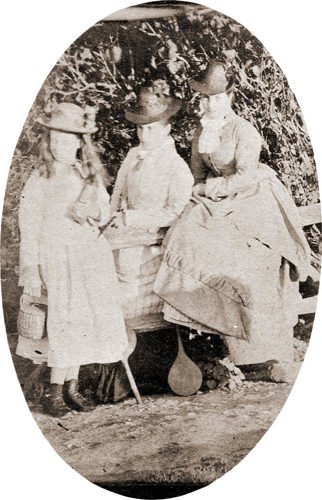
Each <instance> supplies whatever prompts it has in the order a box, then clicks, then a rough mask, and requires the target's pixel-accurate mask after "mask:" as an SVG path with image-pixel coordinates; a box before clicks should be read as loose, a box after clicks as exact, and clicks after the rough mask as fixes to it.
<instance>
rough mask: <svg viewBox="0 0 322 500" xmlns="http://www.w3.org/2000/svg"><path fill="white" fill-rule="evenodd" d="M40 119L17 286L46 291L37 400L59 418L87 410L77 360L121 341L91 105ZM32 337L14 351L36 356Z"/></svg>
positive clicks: (114, 352)
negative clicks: (45, 384)
mask: <svg viewBox="0 0 322 500" xmlns="http://www.w3.org/2000/svg"><path fill="white" fill-rule="evenodd" d="M40 123H41V124H42V125H43V126H44V130H45V133H44V137H43V140H42V143H41V153H40V158H39V164H38V168H37V169H35V170H34V171H33V172H32V174H31V176H30V178H29V179H28V181H27V183H26V185H25V187H24V190H23V192H22V196H21V202H20V208H19V227H20V233H21V247H20V277H19V285H20V286H23V287H24V294H27V296H28V295H31V296H33V297H40V296H41V294H42V290H43V289H44V288H45V289H46V293H47V303H48V317H47V339H48V340H47V339H46V340H45V341H44V339H41V341H42V346H41V352H42V354H43V355H45V357H46V359H47V362H48V366H49V367H50V368H51V376H50V387H49V393H48V395H46V397H45V403H44V406H45V410H46V411H47V412H48V413H50V414H51V415H53V416H62V415H64V414H65V413H67V412H68V411H69V410H70V409H71V408H72V409H76V410H78V411H88V410H90V409H91V408H92V405H91V404H90V402H89V401H87V400H86V399H85V398H84V397H83V396H82V395H81V394H80V393H79V392H78V372H79V368H80V366H81V365H85V364H90V363H110V362H115V361H119V360H121V359H122V357H123V352H124V350H125V348H126V347H127V343H128V341H127V335H126V329H125V324H124V321H123V316H122V312H121V309H120V306H119V303H118V302H119V299H118V283H117V277H116V273H115V269H114V262H113V257H112V253H111V250H110V248H109V246H108V243H107V241H106V239H105V238H104V237H103V236H102V237H101V236H100V230H99V227H100V226H101V225H104V224H105V223H106V221H107V219H108V217H109V196H108V194H107V192H106V190H105V187H104V184H103V181H102V172H101V170H102V167H101V164H100V162H99V160H98V157H97V155H96V153H95V152H94V149H93V146H92V143H91V139H90V134H91V133H93V132H95V130H96V128H95V124H94V116H93V114H92V109H91V108H89V107H87V108H84V109H83V108H81V107H80V106H77V105H75V104H71V103H61V104H59V105H56V106H55V107H54V109H53V110H52V112H51V116H50V118H49V119H47V120H46V121H40ZM32 342H36V341H32V340H30V339H26V338H23V337H19V343H18V348H17V354H19V355H21V356H24V357H29V358H34V357H37V354H36V355H35V354H34V353H36V352H37V351H38V354H39V349H37V348H36V349H35V345H34V346H33V348H32V349H30V343H32ZM44 348H45V350H46V351H47V352H46V353H44Z"/></svg>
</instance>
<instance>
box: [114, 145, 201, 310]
mask: <svg viewBox="0 0 322 500" xmlns="http://www.w3.org/2000/svg"><path fill="white" fill-rule="evenodd" d="M192 186H193V176H192V174H191V172H190V169H189V167H188V165H187V164H186V163H185V161H184V160H183V159H182V158H181V157H180V156H179V154H178V153H177V150H176V148H175V143H174V140H173V139H172V137H170V136H169V137H168V138H167V139H166V140H164V141H163V142H162V144H158V145H156V147H155V148H154V149H153V150H149V151H145V150H144V149H143V148H142V147H141V146H138V147H135V148H132V149H131V150H130V151H129V153H128V155H127V156H126V158H125V160H124V162H123V164H122V166H121V168H120V170H119V172H118V176H117V179H116V183H115V188H114V192H113V195H112V198H111V212H115V211H117V210H120V209H122V210H123V211H124V214H125V221H126V222H125V223H126V230H128V231H129V232H131V233H132V234H133V232H135V231H137V232H138V234H140V235H141V236H142V234H144V232H146V233H147V234H151V235H153V234H155V233H156V232H157V231H158V230H159V228H168V227H170V226H171V225H172V224H173V223H174V221H175V220H176V219H177V218H178V216H179V215H180V214H181V212H182V211H183V209H184V207H185V206H186V204H187V203H188V202H189V199H190V197H191V193H192ZM113 253H114V259H115V266H116V271H117V274H118V278H119V281H120V285H121V292H122V303H123V313H124V315H125V317H126V318H136V317H138V316H142V315H145V314H151V313H158V312H161V311H162V307H163V301H162V300H161V299H160V297H158V296H157V295H156V294H155V293H154V292H153V284H154V280H155V276H156V273H157V271H158V269H159V267H160V264H161V260H162V254H163V250H162V247H161V245H160V244H158V245H139V246H131V247H129V248H122V249H120V250H115V251H114V252H113Z"/></svg>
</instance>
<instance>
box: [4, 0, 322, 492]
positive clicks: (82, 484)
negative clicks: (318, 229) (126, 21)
mask: <svg viewBox="0 0 322 500" xmlns="http://www.w3.org/2000/svg"><path fill="white" fill-rule="evenodd" d="M31 3H34V2H31ZM205 3H206V4H207V6H209V7H211V8H213V9H214V10H218V11H220V12H223V13H224V14H225V15H230V16H231V17H232V18H233V19H236V20H237V21H238V22H240V23H241V24H243V25H244V26H245V27H246V28H249V29H250V31H252V32H253V33H254V34H255V35H256V36H258V38H259V39H260V40H261V41H262V36H261V34H260V28H259V26H258V29H256V23H255V22H254V23H253V25H252V26H250V23H247V22H242V21H243V19H241V17H240V16H239V15H238V14H237V12H236V13H234V11H231V12H228V11H227V8H226V9H225V8H224V6H222V7H221V6H220V5H219V2H218V4H217V5H213V4H214V2H213V1H212V2H210V1H209V2H205ZM130 5H131V4H130V3H128V2H127V5H124V8H125V7H127V6H130ZM227 7H228V6H227ZM74 8H75V7H74ZM120 8H123V5H120V4H118V7H117V8H114V7H113V9H111V5H109V6H108V12H106V14H108V13H112V12H113V11H115V10H118V9H120ZM68 15H70V19H72V13H70V14H69V13H68ZM104 15H105V13H104V14H103V16H104ZM95 17H96V20H99V19H100V17H102V16H101V13H100V14H98V15H97V16H95ZM84 19H86V15H84ZM71 22H72V21H71ZM94 22H95V21H94ZM285 22H286V21H285ZM91 24H92V23H88V26H90V25H91ZM36 29H37V28H36V27H35V31H36ZM76 31H77V30H76ZM78 32H80V30H78ZM274 36H275V32H274ZM66 39H68V40H70V37H69V36H68V35H67V34H66ZM72 41H73V40H72ZM68 43H69V42H67V43H65V45H66V46H67V45H68ZM264 46H265V47H268V48H270V47H269V40H268V43H267V44H265V43H264ZM65 48H66V47H65ZM64 50H65V49H64ZM269 52H270V53H271V54H272V56H273V57H274V59H275V60H276V61H277V63H278V64H279V65H280V67H281V68H282V70H283V72H284V73H285V74H286V76H287V77H289V72H288V71H287V70H286V69H285V64H283V63H282V61H280V60H279V58H278V52H277V50H275V51H274V49H271V50H269ZM59 57H60V55H59V54H58V55H57V58H56V59H53V61H52V63H51V65H50V66H53V64H55V62H56V60H57V59H58V58H59ZM312 64H313V62H312ZM311 76H312V78H311V79H310V81H311V82H312V81H316V80H317V81H318V77H317V78H314V71H313V73H312V75H311ZM293 81H294V84H293V82H292V79H291V78H290V82H291V85H290V86H291V88H292V90H293V91H294V92H295V95H296V96H297V97H298V100H299V103H300V107H301V110H302V111H303V115H304V118H305V119H306V123H307V125H308V129H309V135H310V138H311V140H312V143H313V148H314V152H315V158H316V162H317V165H318V168H319V151H318V149H317V147H318V145H317V143H316V141H314V131H313V130H311V127H310V116H308V115H309V113H308V112H306V111H305V109H304V106H303V104H302V100H303V102H304V98H301V95H300V91H297V89H296V78H295V77H294V78H293ZM41 84H42V82H39V81H38V82H35V91H34V94H35V93H36V92H37V90H38V89H39V86H40V85H41ZM306 88H309V85H306ZM310 90H311V88H310ZM13 97H14V96H13ZM30 102H32V101H29V103H27V107H26V108H25V110H24V111H25V112H24V113H22V118H21V120H22V121H23V120H24V116H26V114H27V112H28V106H29V104H30ZM312 127H313V126H312ZM20 128H21V127H20ZM14 133H15V134H16V135H15V137H16V139H15V140H14V141H13V145H15V143H16V142H17V137H18V134H19V127H16V130H15V132H14ZM8 164H10V159H9V163H8ZM5 173H7V172H5ZM4 180H5V179H4ZM319 319H320V318H317V319H316V321H315V324H314V329H313V337H312V339H311V342H310V348H309V351H308V354H307V357H306V361H305V364H304V366H305V370H303V369H302V372H303V373H301V374H300V376H299V378H300V379H301V380H302V384H304V383H305V384H308V386H307V388H311V381H310V377H313V376H314V371H313V372H312V370H314V363H316V360H314V358H313V353H310V350H312V345H315V344H316V342H317V341H318V339H315V336H316V335H314V332H315V333H316V332H317V329H319V324H320V322H319V321H318V320H319ZM311 358H312V359H311ZM9 362H10V360H9ZM310 363H312V369H311V370H310V366H309V365H310ZM306 365H307V366H306ZM316 366H317V365H316ZM9 370H10V368H9ZM304 372H307V373H304ZM10 375H11V377H10V378H11V379H12V380H11V381H10V382H11V384H10V385H11V386H12V388H11V389H10V390H12V391H13V392H15V391H16V390H17V388H18V385H17V383H16V380H14V379H15V373H14V372H13V373H12V374H10ZM305 376H306V379H307V380H306V379H305ZM5 380H6V379H5ZM305 380H306V382H304V381H305ZM9 387H10V386H9ZM313 387H314V383H313ZM317 390H318V389H317V388H316V391H317ZM292 392H294V397H295V393H296V392H299V391H297V387H296V386H295V389H294V390H293V391H292ZM316 393H317V392H316ZM21 395H22V393H21ZM17 396H18V395H17ZM296 397H297V398H299V401H298V410H299V409H301V401H302V398H303V394H302V396H299V394H297V395H296ZM290 399H293V401H292V403H293V405H294V398H293V394H292V398H290ZM18 400H20V401H19V403H17V404H19V405H20V407H21V411H25V409H26V407H25V405H24V401H22V404H20V403H21V397H18ZM312 404H313V403H312ZM286 405H287V406H291V401H289V402H287V403H286ZM20 407H19V408H20ZM284 410H285V411H284ZM293 411H294V409H293V410H292V411H291V409H290V411H289V412H288V413H289V415H292V414H293ZM283 413H284V414H286V413H287V411H286V408H285V407H284V408H283V411H282V414H281V415H280V416H279V417H278V423H277V422H276V425H275V424H274V429H272V430H271V431H269V432H268V433H267V434H265V437H264V438H262V439H261V440H260V443H261V444H259V445H257V447H256V450H255V451H254V452H252V454H257V453H258V454H259V453H260V451H259V450H258V449H257V448H263V447H264V446H266V445H264V443H263V441H264V440H267V439H271V440H273V436H274V433H275V432H277V429H276V427H279V426H281V425H282V420H283V419H284V420H285V419H286V418H289V416H288V417H286V415H283ZM9 414H11V411H10V410H9ZM306 415H308V413H306ZM313 415H314V413H313ZM13 416H14V417H17V415H13ZM13 416H12V418H13ZM24 420H26V429H27V428H28V427H30V432H31V433H32V434H33V437H34V438H35V439H37V441H38V438H37V434H40V433H39V432H37V431H39V430H37V429H36V428H34V423H35V422H32V421H31V423H30V422H27V420H28V418H27V415H26V418H23V419H22V422H21V423H23V421H24ZM11 422H12V420H11V419H10V420H8V424H9V429H10V431H11V430H12V431H13V429H12V425H10V424H11ZM19 422H20V415H19ZM308 424H309V425H310V423H308ZM22 425H24V424H22ZM284 426H285V427H284V431H285V430H289V428H288V424H286V423H285V422H284ZM294 432H295V429H294V430H293V436H294ZM28 433H29V431H28ZM26 434H27V433H26ZM271 434H272V435H271ZM309 435H310V434H309ZM314 436H315V434H314ZM21 437H22V436H21ZM281 439H282V442H284V439H283V438H281ZM313 439H315V438H314V437H313V434H312V440H313ZM41 441H43V444H44V443H45V441H44V438H43V436H42V435H41V434H40V435H39V445H36V446H35V447H34V448H35V449H36V450H37V449H38V446H39V447H40V448H39V450H41V448H43V450H42V451H41V452H40V454H41V455H42V452H43V451H44V452H45V446H43V445H41ZM274 442H275V441H274ZM290 442H291V440H290ZM5 443H6V442H5ZM6 446H8V449H9V450H10V453H11V452H12V450H13V449H16V450H17V451H16V453H18V452H19V449H21V448H20V446H22V447H23V446H24V445H23V441H21V445H20V446H17V448H15V447H13V446H12V443H8V444H7V443H6ZM288 446H289V447H290V448H291V445H290V444H288ZM281 448H282V446H281V445H279V450H278V451H281V454H282V450H281ZM29 451H30V449H29ZM47 451H48V450H47ZM52 451H53V450H49V451H48V455H49V456H50V457H51V459H52V462H53V463H52V465H53V466H54V464H55V462H56V461H57V457H55V454H53V453H52ZM308 451H309V450H308ZM45 454H47V452H45ZM33 455H34V454H33ZM262 455H263V453H262ZM28 456H29V453H28V452H27V453H26V458H27V457H28ZM248 458H249V460H248ZM34 459H35V461H36V462H35V463H36V464H38V465H37V466H36V470H37V472H36V474H37V480H36V482H37V485H36V484H35V482H34V484H33V481H31V485H32V484H33V486H34V487H36V489H35V490H34V491H33V494H34V495H36V494H37V490H38V487H39V483H41V477H40V478H39V471H38V467H39V468H40V467H41V465H42V461H41V460H39V459H38V457H34V456H33V459H32V462H33V460H34ZM51 459H50V461H51ZM263 459H264V462H261V461H262V460H263ZM275 459H277V457H276V456H275V458H274V460H275ZM246 461H248V462H254V460H251V458H250V457H247V458H245V459H244V460H243V462H246ZM243 462H242V463H241V464H239V465H238V466H237V467H236V469H237V468H239V469H242V468H245V467H246V468H247V467H248V468H251V467H253V465H254V464H253V465H250V464H244V463H243ZM257 462H261V463H262V464H263V466H264V468H265V462H266V461H265V456H264V457H261V458H259V457H258V458H257ZM9 463H10V462H9ZM25 463H27V461H25ZM16 465H17V464H16ZM61 465H62V467H60V466H58V465H57V471H58V472H57V473H58V474H62V473H63V469H64V468H65V469H66V474H65V473H64V474H63V475H64V476H66V480H67V479H68V478H69V480H70V481H72V482H73V483H74V481H75V486H76V482H77V481H78V479H77V475H75V474H74V473H73V471H72V470H69V468H68V467H67V468H66V466H65V464H64V463H62V464H61ZM269 465H270V463H269V460H268V463H267V464H266V466H267V467H268V469H267V470H268V471H269ZM60 469H61V470H60ZM40 470H41V469H40ZM54 470H55V469H54ZM54 470H53V475H55V473H54ZM47 472H48V470H47V468H46V470H44V471H43V474H44V475H46V474H47ZM253 472H254V471H253V470H252V469H251V470H250V471H249V474H250V475H253ZM34 473H35V468H31V470H30V471H29V475H30V477H32V476H33V474H34ZM72 474H74V477H73V476H72ZM273 474H274V472H273ZM234 475H237V476H238V472H237V471H236V470H233V471H232V472H231V473H229V474H225V475H224V476H223V478H222V479H221V481H220V482H218V481H216V483H213V484H212V485H210V486H209V487H207V489H206V490H205V489H203V490H200V491H197V492H195V493H194V495H197V496H198V495H199V497H200V498H206V495H207V494H208V491H209V494H211V493H212V492H213V491H214V492H215V493H217V490H219V491H220V487H221V486H220V485H219V483H225V482H226V483H229V482H230V483H231V482H233V481H234ZM245 475H246V477H247V472H246V471H245ZM40 476H41V474H40ZM75 476H76V477H75ZM286 476H287V475H286V472H285V477H286ZM26 477H27V476H26ZM45 477H46V476H45ZM50 477H52V474H48V476H47V478H48V479H49V481H50ZM273 478H274V476H273ZM273 478H272V483H274V480H273ZM48 479H47V481H46V482H45V484H44V485H43V487H42V488H45V489H46V487H48V484H49V483H48ZM240 479H241V478H240V477H239V479H238V481H239V480H240ZM312 479H313V478H312V477H311V478H310V481H312ZM12 482H13V484H14V480H13V478H12ZM86 483H87V481H86V480H85V481H84V480H82V478H79V492H78V493H77V496H78V498H81V497H80V494H81V493H82V492H84V491H85V490H86V491H87V487H88V488H89V489H88V492H90V494H91V495H92V498H93V497H96V494H95V493H94V491H95V488H94V489H93V487H92V485H90V484H88V485H87V484H86ZM242 484H244V486H239V488H236V491H237V490H238V489H239V491H241V490H240V488H241V487H242V490H243V491H246V489H247V479H246V480H245V481H243V483H242ZM236 486H237V484H236ZM298 486H299V485H297V487H296V488H294V494H297V493H298V489H299V488H298ZM225 487H228V485H227V484H226V486H225ZM311 487H312V484H311ZM42 488H40V492H41V490H42ZM214 488H215V489H214ZM216 488H217V490H216ZM288 488H289V485H288V484H287V482H286V484H285V490H288V491H289V489H288ZM77 489H78V488H77ZM21 491H22V492H23V491H26V490H25V489H24V488H22V489H21ZM42 491H45V490H42ZM63 491H64V489H63ZM71 491H74V486H73V488H72V490H71ZM313 491H314V490H313V489H312V492H313ZM74 494H75V491H74ZM87 494H88V493H87ZM98 494H105V495H106V494H109V495H112V494H111V493H110V492H103V491H102V492H101V491H99V492H98V493H97V497H98ZM209 496H210V495H209ZM34 498H38V497H36V496H34ZM39 498H40V496H39ZM102 498H103V497H102ZM248 498H252V497H250V496H248ZM254 498H255V496H254ZM293 498H294V496H293ZM295 498H296V497H295Z"/></svg>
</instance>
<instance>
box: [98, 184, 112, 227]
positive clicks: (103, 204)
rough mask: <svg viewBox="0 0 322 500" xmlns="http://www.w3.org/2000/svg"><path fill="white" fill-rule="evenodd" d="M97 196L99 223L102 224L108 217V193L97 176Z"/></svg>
mask: <svg viewBox="0 0 322 500" xmlns="http://www.w3.org/2000/svg"><path fill="white" fill-rule="evenodd" d="M97 198H98V205H99V213H100V219H99V225H100V226H103V225H104V224H106V223H107V221H108V219H109V217H110V195H109V194H108V192H107V191H106V188H105V186H104V183H103V179H102V178H101V177H98V180H97Z"/></svg>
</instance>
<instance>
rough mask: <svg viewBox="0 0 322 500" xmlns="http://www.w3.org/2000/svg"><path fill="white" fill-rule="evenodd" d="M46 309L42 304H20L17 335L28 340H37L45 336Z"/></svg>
mask: <svg viewBox="0 0 322 500" xmlns="http://www.w3.org/2000/svg"><path fill="white" fill-rule="evenodd" d="M46 312H47V307H46V306H45V305H43V304H36V303H34V302H31V303H20V309H19V313H18V320H17V327H18V333H19V335H21V336H22V337H26V338H28V339H34V340H39V339H41V338H42V337H44V336H45V324H46V315H47V314H46Z"/></svg>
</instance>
